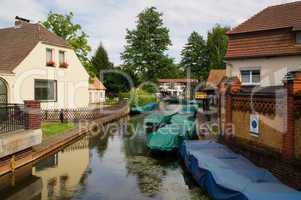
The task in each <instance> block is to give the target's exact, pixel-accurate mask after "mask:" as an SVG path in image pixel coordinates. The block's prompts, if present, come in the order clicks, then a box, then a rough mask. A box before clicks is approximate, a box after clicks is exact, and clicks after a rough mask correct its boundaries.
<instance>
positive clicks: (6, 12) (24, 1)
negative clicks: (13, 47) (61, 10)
mask: <svg viewBox="0 0 301 200" xmlns="http://www.w3.org/2000/svg"><path fill="white" fill-rule="evenodd" d="M46 13H47V9H46V8H45V7H44V6H43V5H42V4H41V3H40V2H39V1H36V0H18V1H13V0H0V27H5V26H12V25H13V22H14V19H15V16H22V17H25V18H28V19H30V20H33V21H40V20H42V19H44V17H45V14H46Z"/></svg>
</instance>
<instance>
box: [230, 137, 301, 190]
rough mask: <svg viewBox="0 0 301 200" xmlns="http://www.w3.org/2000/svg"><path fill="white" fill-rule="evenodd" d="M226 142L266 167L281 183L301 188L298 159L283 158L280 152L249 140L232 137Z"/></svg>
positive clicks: (300, 166) (254, 161)
mask: <svg viewBox="0 0 301 200" xmlns="http://www.w3.org/2000/svg"><path fill="white" fill-rule="evenodd" d="M226 143H227V146H229V147H230V148H231V149H232V150H234V151H235V152H237V153H239V154H241V155H243V156H245V157H246V158H248V159H249V160H251V161H252V162H253V163H255V164H256V165H257V166H259V167H263V168H265V169H268V170H269V171H270V172H272V173H273V174H274V175H275V176H276V177H278V178H279V179H280V180H281V181H282V182H283V183H285V184H287V185H289V186H291V187H293V188H295V189H298V190H301V161H300V160H297V159H285V158H283V156H282V154H281V153H279V152H277V151H274V150H273V149H271V148H268V147H266V146H263V145H260V144H258V143H256V142H252V141H250V140H245V139H240V138H233V139H232V140H231V141H229V140H228V141H227V142H226Z"/></svg>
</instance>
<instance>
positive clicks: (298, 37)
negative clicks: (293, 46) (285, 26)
mask: <svg viewBox="0 0 301 200" xmlns="http://www.w3.org/2000/svg"><path fill="white" fill-rule="evenodd" d="M296 43H297V44H301V32H298V33H296Z"/></svg>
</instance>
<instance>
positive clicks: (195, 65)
mask: <svg viewBox="0 0 301 200" xmlns="http://www.w3.org/2000/svg"><path fill="white" fill-rule="evenodd" d="M229 29H230V28H229V27H223V26H221V25H215V26H214V27H213V28H212V30H211V31H209V32H208V36H207V41H205V40H204V39H203V37H202V36H201V35H200V34H198V33H197V32H195V31H194V32H192V33H191V35H190V36H189V38H188V42H187V44H186V45H185V46H184V48H183V50H182V52H181V55H182V60H181V65H182V66H183V67H184V68H185V69H186V70H187V69H190V70H191V74H192V76H193V77H194V78H197V79H201V80H206V79H207V76H208V73H209V71H210V70H211V69H215V68H225V66H226V64H225V62H224V58H225V55H226V52H227V46H228V36H227V35H226V32H227V31H228V30H229Z"/></svg>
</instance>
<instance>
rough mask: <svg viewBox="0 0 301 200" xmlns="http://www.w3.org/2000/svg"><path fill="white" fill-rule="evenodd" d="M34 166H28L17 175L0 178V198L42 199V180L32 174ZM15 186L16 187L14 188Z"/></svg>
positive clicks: (18, 199)
mask: <svg viewBox="0 0 301 200" xmlns="http://www.w3.org/2000/svg"><path fill="white" fill-rule="evenodd" d="M31 169H32V165H27V166H25V167H22V168H20V169H19V170H17V171H16V173H15V174H12V173H10V174H6V175H3V176H1V178H0V197H1V199H7V200H24V199H28V200H38V199H41V192H42V179H41V178H40V177H37V176H34V175H32V173H31ZM13 185H15V186H13Z"/></svg>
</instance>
